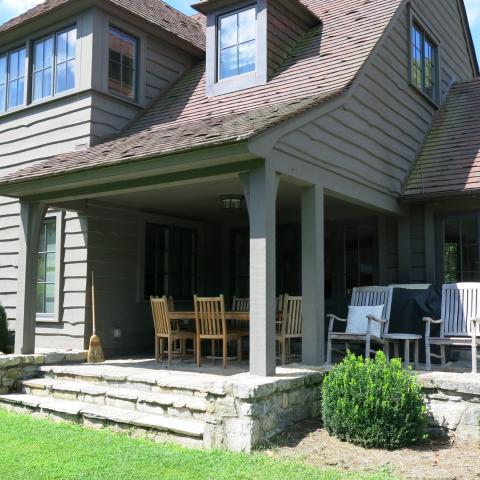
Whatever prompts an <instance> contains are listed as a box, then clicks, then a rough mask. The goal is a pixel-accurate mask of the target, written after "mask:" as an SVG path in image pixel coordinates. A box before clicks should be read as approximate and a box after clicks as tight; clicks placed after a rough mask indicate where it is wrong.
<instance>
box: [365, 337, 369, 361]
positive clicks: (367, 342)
mask: <svg viewBox="0 0 480 480" xmlns="http://www.w3.org/2000/svg"><path fill="white" fill-rule="evenodd" d="M367 358H370V336H369V335H367V338H366V339H365V360H366V359H367Z"/></svg>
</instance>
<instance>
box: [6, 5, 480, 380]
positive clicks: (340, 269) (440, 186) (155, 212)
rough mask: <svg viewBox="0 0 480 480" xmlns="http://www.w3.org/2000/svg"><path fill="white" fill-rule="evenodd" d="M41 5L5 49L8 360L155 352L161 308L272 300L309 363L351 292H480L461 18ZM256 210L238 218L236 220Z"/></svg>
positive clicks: (265, 336)
mask: <svg viewBox="0 0 480 480" xmlns="http://www.w3.org/2000/svg"><path fill="white" fill-rule="evenodd" d="M194 8H196V10H198V12H199V13H198V14H197V15H194V16H193V17H187V16H185V15H183V14H181V13H179V12H177V11H176V10H174V9H173V8H171V7H169V6H168V5H166V4H164V3H163V2H162V1H160V0H130V1H127V0H82V1H79V0H46V1H45V2H44V3H42V4H40V5H38V6H37V7H35V8H33V9H32V10H29V11H28V12H26V13H25V14H23V15H21V16H20V17H18V18H16V19H13V20H11V21H10V22H8V23H6V24H4V25H3V26H2V27H0V45H1V49H0V52H1V54H0V94H1V95H2V96H1V98H0V110H1V113H0V149H1V150H0V154H1V158H2V164H1V168H2V178H1V179H0V195H2V197H1V205H0V221H1V229H0V234H1V238H0V240H1V242H0V272H1V273H0V275H1V281H0V300H1V301H2V303H3V304H4V305H5V306H6V308H7V312H8V317H9V319H10V321H11V326H12V327H13V328H15V330H16V340H15V341H16V345H15V349H16V351H17V352H19V353H30V352H32V351H33V350H34V348H35V347H58V348H60V347H62V348H83V347H84V346H85V345H86V342H87V341H88V338H89V336H90V334H91V322H90V305H91V300H90V297H89V278H90V274H91V272H92V271H94V272H95V275H96V284H97V302H98V305H97V306H98V309H97V316H98V318H99V327H98V330H99V334H100V336H101V337H102V340H103V342H104V347H105V350H106V351H107V353H108V354H110V355H126V354H134V353H145V352H148V351H150V350H151V349H152V348H153V341H152V333H153V330H152V328H153V327H152V320H151V314H150V311H149V304H148V298H149V296H150V295H152V294H163V293H166V294H168V295H172V296H173V297H174V298H175V301H176V302H178V303H179V304H182V303H188V302H191V298H192V294H194V293H200V294H205V295H209V294H218V293H219V292H222V293H224V294H225V295H226V296H227V298H231V297H232V296H233V295H238V296H248V295H249V296H250V317H251V320H250V371H251V372H252V373H255V374H258V375H263V376H268V375H271V374H273V373H274V372H275V298H276V294H277V293H285V292H287V293H290V294H302V295H303V302H304V332H303V344H302V354H303V361H304V362H305V363H306V364H310V365H319V364H322V363H323V361H324V331H325V321H324V318H325V311H326V309H332V310H336V311H339V310H340V309H342V308H344V307H345V305H346V302H347V300H346V299H347V297H348V294H349V292H350V290H351V289H352V287H354V286H357V285H372V284H373V285H375V284H389V283H396V282H401V283H407V282H434V281H443V280H446V281H454V280H459V281H460V280H473V279H476V280H479V277H480V266H479V265H480V262H479V254H480V253H479V249H480V233H479V232H480V231H479V215H480V211H479V209H478V206H477V197H476V195H477V194H478V188H479V181H478V179H477V170H478V166H477V164H478V159H477V157H478V150H479V144H478V134H477V131H476V130H477V129H478V126H479V123H480V116H479V113H478V111H479V109H478V108H477V107H478V104H479V100H478V99H479V98H480V83H479V80H477V79H476V77H477V75H478V73H479V72H478V65H477V61H476V56H475V51H474V47H473V43H472V39H471V35H470V31H469V26H468V21H467V17H466V14H465V8H464V5H463V2H462V0H410V1H405V0H369V1H365V2H358V1H356V0H252V1H243V0H205V1H202V2H199V3H197V4H195V5H194ZM244 203H245V204H244Z"/></svg>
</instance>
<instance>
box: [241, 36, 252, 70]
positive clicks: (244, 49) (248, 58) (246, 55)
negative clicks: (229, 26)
mask: <svg viewBox="0 0 480 480" xmlns="http://www.w3.org/2000/svg"><path fill="white" fill-rule="evenodd" d="M255 50H256V44H255V40H253V41H251V42H248V43H242V44H241V45H239V46H238V73H239V74H241V73H247V72H253V71H254V70H255Z"/></svg>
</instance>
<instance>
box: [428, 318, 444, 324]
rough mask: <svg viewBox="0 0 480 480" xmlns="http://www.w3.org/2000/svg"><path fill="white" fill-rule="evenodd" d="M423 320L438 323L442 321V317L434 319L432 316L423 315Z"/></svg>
mask: <svg viewBox="0 0 480 480" xmlns="http://www.w3.org/2000/svg"><path fill="white" fill-rule="evenodd" d="M423 321H424V322H427V323H438V324H440V323H443V320H442V319H440V320H434V319H433V318H430V317H423Z"/></svg>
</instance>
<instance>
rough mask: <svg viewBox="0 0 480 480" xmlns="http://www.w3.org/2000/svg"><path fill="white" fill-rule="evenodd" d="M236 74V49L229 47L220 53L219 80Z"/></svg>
mask: <svg viewBox="0 0 480 480" xmlns="http://www.w3.org/2000/svg"><path fill="white" fill-rule="evenodd" d="M237 73H238V47H230V48H226V49H224V50H221V52H220V78H228V77H232V76H234V75H237Z"/></svg>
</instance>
